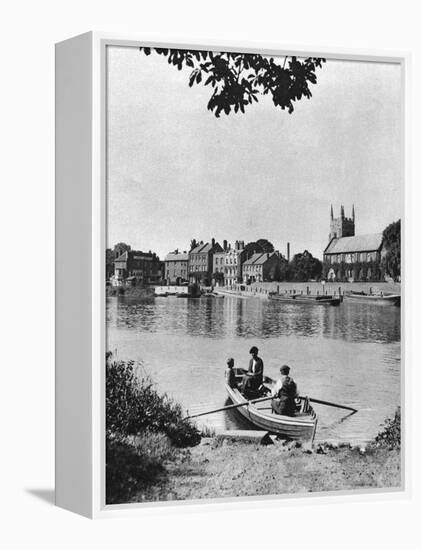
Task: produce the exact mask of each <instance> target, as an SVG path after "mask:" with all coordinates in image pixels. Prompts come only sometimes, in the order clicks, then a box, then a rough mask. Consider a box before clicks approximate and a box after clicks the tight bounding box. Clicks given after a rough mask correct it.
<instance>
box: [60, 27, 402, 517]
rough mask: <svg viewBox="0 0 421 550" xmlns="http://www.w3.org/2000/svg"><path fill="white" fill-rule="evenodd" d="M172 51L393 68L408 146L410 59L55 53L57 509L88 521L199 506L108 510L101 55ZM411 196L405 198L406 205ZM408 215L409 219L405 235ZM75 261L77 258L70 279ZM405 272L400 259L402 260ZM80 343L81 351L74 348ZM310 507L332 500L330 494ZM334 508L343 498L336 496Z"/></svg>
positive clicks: (101, 41)
mask: <svg viewBox="0 0 421 550" xmlns="http://www.w3.org/2000/svg"><path fill="white" fill-rule="evenodd" d="M115 45H118V46H130V47H140V46H149V47H177V48H180V49H196V50H201V49H204V50H212V49H218V50H220V49H223V50H224V51H235V52H245V53H253V52H255V53H260V54H267V55H282V54H283V55H285V54H292V53H293V54H296V55H301V56H306V55H311V56H314V55H316V56H319V57H328V58H330V59H332V58H334V59H338V60H360V61H370V62H390V63H397V64H400V65H401V67H402V80H403V83H404V86H403V90H404V91H403V97H402V102H403V104H404V107H405V108H404V111H405V115H404V116H405V124H404V127H405V137H406V138H407V132H408V120H409V113H408V96H407V94H408V91H407V90H408V78H409V77H408V69H409V64H410V58H409V55H408V54H406V53H394V54H393V55H392V54H384V53H383V52H366V51H345V50H344V51H341V50H338V49H335V50H331V51H328V50H323V51H319V50H318V49H317V48H316V49H313V48H310V47H306V48H296V47H294V48H293V49H291V48H287V47H283V46H279V45H276V46H274V45H263V44H262V45H252V44H236V43H220V42H218V43H209V42H207V43H206V44H182V43H179V44H175V43H166V42H165V41H163V42H162V41H142V39H141V38H140V39H131V38H124V37H119V36H115V35H112V34H103V33H94V32H89V33H86V34H83V35H80V36H77V37H74V38H71V39H69V40H65V41H64V42H60V43H58V44H57V45H56V504H57V505H58V506H60V507H62V508H65V509H68V510H70V511H73V512H76V513H78V514H81V515H84V516H86V517H90V518H99V517H109V516H111V515H116V514H117V515H119V514H122V513H127V512H128V511H129V512H130V513H139V510H142V509H144V508H145V507H146V508H148V507H157V506H158V507H159V506H174V505H177V506H188V505H192V504H198V502H193V501H191V502H190V501H189V502H182V503H180V502H178V503H169V502H160V503H154V504H151V503H148V504H127V505H112V506H110V505H106V504H105V398H104V396H105V262H104V257H105V234H106V233H105V231H106V198H105V197H106V195H105V194H106V165H105V151H106V117H105V94H106V66H105V60H106V55H105V52H106V48H107V47H108V46H115ZM405 151H406V152H405V155H406V158H405V171H406V174H405V180H406V183H405V189H406V190H407V189H408V154H409V153H408V146H407V144H406V146H405ZM407 201H408V194H407V192H406V191H405V203H406V205H407ZM407 228H408V208H407V206H406V209H405V224H404V243H405V246H406V244H407V240H406V239H405V232H406V231H407ZM74 255H77V256H78V267H77V271H76V272H75V271H74V261H73V260H74ZM403 265H404V266H405V265H406V264H405V252H404V253H403ZM403 283H404V284H403V285H402V289H403V290H402V301H403V304H402V308H403V309H402V311H403V312H404V313H405V314H402V331H401V334H402V342H403V343H404V345H403V346H402V395H401V401H402V404H405V406H404V407H402V414H403V426H404V430H403V433H404V436H403V442H402V449H403V452H402V472H403V486H402V488H400V489H399V490H398V492H399V493H400V494H402V492H403V493H407V492H408V487H409V475H410V472H409V469H408V441H407V437H406V435H405V434H407V429H408V428H407V427H408V419H407V414H408V410H409V409H408V399H409V397H408V396H409V392H408V391H407V388H408V376H407V372H408V364H407V361H406V360H405V358H406V357H407V351H406V347H407V342H406V337H405V335H406V330H405V329H406V327H405V318H407V316H408V307H409V304H408V303H407V300H406V296H405V294H406V293H407V289H408V285H409V282H408V274H407V273H406V272H404V277H403ZM75 342H77V345H76V344H75ZM379 492H381V493H383V492H386V493H388V495H389V497H391V498H392V497H393V495H392V493H393V492H396V491H394V490H390V489H388V490H386V489H385V490H375V491H373V490H367V491H366V494H362V493H359V494H358V495H352V493H349V494H348V496H346V498H351V497H352V498H354V499H370V498H373V495H374V496H375V494H376V493H379ZM291 498H294V499H295V498H302V495H301V496H299V497H296V496H291V495H283V496H281V495H279V496H275V497H247V498H246V499H239V498H233V499H229V500H227V499H216V500H212V501H201V502H200V506H202V507H203V506H213V505H214V504H215V503H219V504H220V505H224V506H227V507H232V506H233V505H234V506H237V505H238V503H239V502H245V503H247V502H248V501H250V499H253V500H254V501H259V502H268V501H270V503H271V504H273V503H276V504H279V503H280V502H281V501H284V502H285V501H288V500H290V499H291ZM312 498H317V499H318V498H320V499H326V498H332V496H331V495H330V494H328V493H327V494H323V495H321V494H318V495H312ZM334 498H342V497H341V494H339V496H335V497H334Z"/></svg>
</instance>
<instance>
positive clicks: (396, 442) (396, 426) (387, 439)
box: [374, 407, 401, 449]
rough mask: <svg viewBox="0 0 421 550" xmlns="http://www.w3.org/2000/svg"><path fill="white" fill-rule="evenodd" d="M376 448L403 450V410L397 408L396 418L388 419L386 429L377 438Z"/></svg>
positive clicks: (385, 424)
mask: <svg viewBox="0 0 421 550" xmlns="http://www.w3.org/2000/svg"><path fill="white" fill-rule="evenodd" d="M374 441H375V445H376V447H387V448H389V449H400V448H401V409H400V407H398V408H397V410H396V412H395V416H394V418H388V419H387V420H386V422H385V423H384V428H383V430H382V431H381V432H379V434H378V435H377V436H376V438H375V440H374Z"/></svg>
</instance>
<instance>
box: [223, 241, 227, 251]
mask: <svg viewBox="0 0 421 550" xmlns="http://www.w3.org/2000/svg"><path fill="white" fill-rule="evenodd" d="M227 248H228V241H227V240H226V239H224V250H225V251H226V250H227Z"/></svg>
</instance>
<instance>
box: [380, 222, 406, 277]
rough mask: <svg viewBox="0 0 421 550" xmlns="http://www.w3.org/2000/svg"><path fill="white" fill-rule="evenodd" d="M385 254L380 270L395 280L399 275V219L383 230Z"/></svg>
mask: <svg viewBox="0 0 421 550" xmlns="http://www.w3.org/2000/svg"><path fill="white" fill-rule="evenodd" d="M383 246H384V248H385V250H386V254H385V255H384V256H383V258H382V261H381V267H382V270H383V271H384V272H385V273H386V274H387V275H389V276H390V277H392V279H393V280H396V279H398V278H399V277H400V275H401V220H398V221H397V222H393V223H391V224H390V225H388V226H387V227H386V229H385V230H384V231H383Z"/></svg>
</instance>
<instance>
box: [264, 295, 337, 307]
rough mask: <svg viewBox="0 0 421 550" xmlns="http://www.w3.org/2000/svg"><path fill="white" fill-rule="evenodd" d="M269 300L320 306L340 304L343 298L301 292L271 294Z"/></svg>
mask: <svg viewBox="0 0 421 550" xmlns="http://www.w3.org/2000/svg"><path fill="white" fill-rule="evenodd" d="M268 297H269V300H273V301H275V302H281V303H284V304H300V305H301V304H303V305H318V306H339V305H340V304H341V301H342V300H341V298H339V297H338V298H332V297H326V298H325V297H323V296H320V297H319V296H306V295H301V294H293V295H290V296H288V295H285V296H282V294H274V295H269V296H268Z"/></svg>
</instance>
